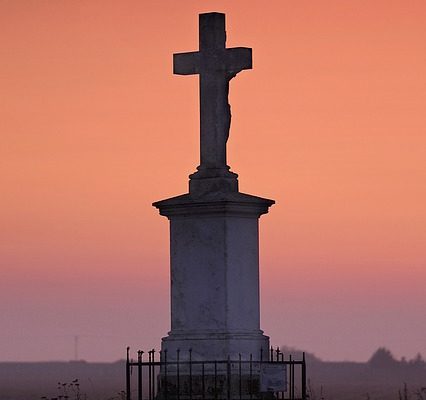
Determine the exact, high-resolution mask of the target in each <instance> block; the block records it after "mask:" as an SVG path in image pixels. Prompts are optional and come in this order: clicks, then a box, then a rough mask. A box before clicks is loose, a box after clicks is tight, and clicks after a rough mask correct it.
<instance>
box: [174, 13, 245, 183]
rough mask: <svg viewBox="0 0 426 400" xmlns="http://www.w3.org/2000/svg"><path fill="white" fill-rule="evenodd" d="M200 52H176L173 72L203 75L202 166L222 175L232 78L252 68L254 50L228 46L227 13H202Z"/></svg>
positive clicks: (207, 172) (203, 171)
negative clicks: (226, 44) (226, 42)
mask: <svg viewBox="0 0 426 400" xmlns="http://www.w3.org/2000/svg"><path fill="white" fill-rule="evenodd" d="M199 24H200V28H199V29H200V31H199V47H200V50H199V51H195V52H189V53H178V54H174V55H173V72H174V73H175V74H179V75H193V74H199V75H200V166H199V167H198V170H199V173H201V174H203V175H206V176H210V177H211V176H217V175H222V174H223V172H224V170H226V171H227V170H228V169H229V167H228V166H227V164H226V142H227V140H228V136H229V128H230V124H231V110H230V106H229V103H228V93H229V81H230V80H231V79H232V78H233V77H235V75H237V74H238V72H240V71H242V70H244V69H251V68H252V56H251V49H250V48H247V47H234V48H228V49H227V48H226V46H225V41H226V31H225V14H221V13H207V14H200V16H199Z"/></svg>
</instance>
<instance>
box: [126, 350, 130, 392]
mask: <svg viewBox="0 0 426 400" xmlns="http://www.w3.org/2000/svg"><path fill="white" fill-rule="evenodd" d="M129 352H130V347H127V357H126V399H127V400H131V398H130V397H131V396H130V356H129Z"/></svg>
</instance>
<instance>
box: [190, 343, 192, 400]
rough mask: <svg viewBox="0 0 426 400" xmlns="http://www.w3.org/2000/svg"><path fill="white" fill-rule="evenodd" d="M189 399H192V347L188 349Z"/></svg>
mask: <svg viewBox="0 0 426 400" xmlns="http://www.w3.org/2000/svg"><path fill="white" fill-rule="evenodd" d="M189 400H192V349H189Z"/></svg>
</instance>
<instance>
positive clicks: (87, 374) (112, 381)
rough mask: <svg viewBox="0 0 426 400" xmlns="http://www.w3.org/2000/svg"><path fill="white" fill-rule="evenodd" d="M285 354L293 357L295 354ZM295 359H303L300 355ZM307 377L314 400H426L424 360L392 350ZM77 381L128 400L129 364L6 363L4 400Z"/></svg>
mask: <svg viewBox="0 0 426 400" xmlns="http://www.w3.org/2000/svg"><path fill="white" fill-rule="evenodd" d="M283 350H284V352H285V353H287V354H288V352H289V350H290V349H288V348H283ZM292 354H294V355H295V356H296V358H298V357H300V352H298V351H297V350H294V349H293V350H292ZM307 372H308V390H309V395H310V398H311V399H312V400H321V399H324V400H337V399H339V400H340V399H341V400H352V399H364V400H374V399H386V400H387V399H389V400H390V399H396V400H398V399H401V400H426V362H425V361H424V360H423V359H422V358H421V356H418V357H416V358H415V359H413V360H408V361H407V360H404V359H403V360H395V359H394V358H393V356H392V354H391V353H390V352H389V351H388V350H386V349H379V350H378V351H377V352H376V353H375V354H374V355H373V356H372V357H371V359H370V360H369V361H368V362H366V363H356V362H324V361H322V360H320V359H318V358H316V357H315V356H314V355H312V354H307ZM76 379H78V384H79V386H78V390H80V393H81V398H82V399H84V398H85V397H86V398H87V400H98V399H99V400H100V399H102V400H105V399H122V398H123V392H122V391H123V390H124V388H125V362H124V361H117V362H115V363H88V362H85V361H70V362H40V363H18V362H16V363H15V362H3V363H0V400H32V399H41V398H42V397H43V396H45V397H47V398H48V399H50V398H58V397H59V396H60V395H64V391H63V389H64V385H63V384H69V383H72V381H74V380H76ZM59 383H60V385H58V384H59ZM58 387H61V389H59V388H58ZM67 387H68V389H67V390H68V393H67V394H68V396H69V398H70V399H74V398H76V386H67Z"/></svg>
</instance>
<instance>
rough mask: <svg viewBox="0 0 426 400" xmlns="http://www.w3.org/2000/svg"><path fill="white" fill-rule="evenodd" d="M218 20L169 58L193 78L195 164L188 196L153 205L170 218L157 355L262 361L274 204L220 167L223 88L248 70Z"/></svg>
mask: <svg viewBox="0 0 426 400" xmlns="http://www.w3.org/2000/svg"><path fill="white" fill-rule="evenodd" d="M225 41H226V32H225V15H224V14H220V13H207V14H201V15H200V16H199V51H196V52H189V53H179V54H174V58H173V68H174V73H175V74H179V75H189V74H198V75H199V84H200V165H199V166H198V167H197V171H196V172H195V173H193V174H192V175H190V177H189V178H190V180H189V192H188V193H186V194H183V195H180V196H177V197H172V198H169V199H166V200H161V201H158V202H156V203H154V204H153V205H154V206H155V207H157V208H158V209H159V212H160V214H161V215H163V216H166V217H167V218H168V219H169V221H170V270H171V330H170V332H169V333H168V335H167V336H166V337H165V338H163V340H162V345H161V350H162V352H164V351H165V350H167V353H168V354H169V357H173V355H174V354H176V350H178V349H179V350H180V351H182V354H183V353H184V352H186V351H188V350H189V349H191V354H192V359H193V360H221V359H222V360H223V359H226V358H227V357H231V358H236V357H238V356H239V355H241V356H242V357H243V358H246V359H247V357H249V355H250V354H251V355H252V357H254V358H255V359H257V360H259V359H260V357H261V354H264V357H265V358H266V357H267V355H268V349H269V338H268V337H267V336H265V335H264V334H263V331H262V330H261V329H260V310H259V229H258V221H259V217H260V216H261V215H262V214H266V213H267V212H268V209H269V207H270V206H271V205H272V204H274V201H273V200H268V199H264V198H261V197H257V196H252V195H249V194H244V193H241V192H239V190H238V179H237V178H238V175H237V174H235V173H233V172H231V171H230V168H229V166H228V165H227V162H226V143H227V140H228V136H229V130H230V124H231V111H230V106H229V103H228V92H229V83H230V81H231V79H232V78H234V77H235V76H236V75H237V74H238V73H239V72H241V71H242V70H245V69H251V68H252V56H251V49H249V48H245V47H236V48H226V46H225Z"/></svg>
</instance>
